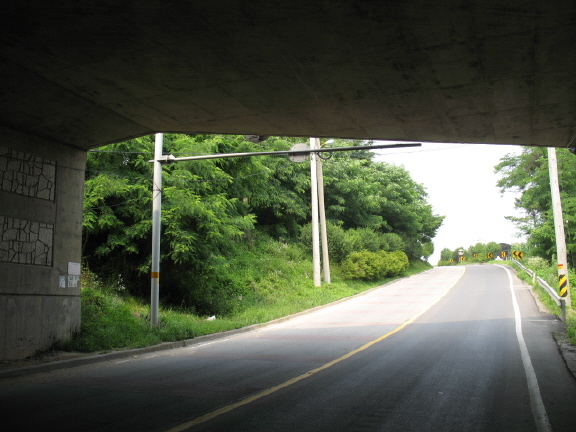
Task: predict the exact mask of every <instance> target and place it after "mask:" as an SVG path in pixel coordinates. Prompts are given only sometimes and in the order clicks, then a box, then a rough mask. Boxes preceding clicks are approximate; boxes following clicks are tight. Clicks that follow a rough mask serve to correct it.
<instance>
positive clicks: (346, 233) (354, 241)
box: [299, 222, 405, 264]
mask: <svg viewBox="0 0 576 432" xmlns="http://www.w3.org/2000/svg"><path fill="white" fill-rule="evenodd" d="M326 231H327V233H328V251H329V252H330V260H331V261H332V262H333V263H336V264H340V263H342V262H343V261H344V260H345V259H346V258H347V257H348V256H349V255H350V254H351V253H352V252H361V251H369V252H378V251H380V250H383V251H386V252H391V251H404V248H405V243H404V240H402V238H401V237H400V236H399V235H398V234H394V233H381V232H378V231H374V230H373V229H371V228H350V229H347V230H345V229H344V228H342V227H341V226H339V225H336V224H333V223H330V222H328V223H327V224H326ZM299 240H300V242H301V243H302V245H303V246H304V247H305V248H306V250H307V251H308V252H309V253H312V225H311V224H307V225H305V226H303V227H302V229H301V231H300V238H299Z"/></svg>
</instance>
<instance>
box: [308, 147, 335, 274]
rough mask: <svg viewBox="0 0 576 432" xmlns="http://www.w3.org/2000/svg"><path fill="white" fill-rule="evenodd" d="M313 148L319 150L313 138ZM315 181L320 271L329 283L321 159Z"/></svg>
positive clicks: (317, 165) (320, 159)
mask: <svg viewBox="0 0 576 432" xmlns="http://www.w3.org/2000/svg"><path fill="white" fill-rule="evenodd" d="M314 141H315V145H314V147H313V148H317V149H319V148H320V139H319V138H315V139H314ZM316 170H317V180H318V211H319V213H320V239H321V243H322V271H323V274H324V282H325V283H331V282H332V281H331V279H330V254H329V251H328V231H327V229H326V207H325V205H324V171H323V169H322V158H318V159H317V160H316Z"/></svg>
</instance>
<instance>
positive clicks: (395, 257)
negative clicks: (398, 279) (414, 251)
mask: <svg viewBox="0 0 576 432" xmlns="http://www.w3.org/2000/svg"><path fill="white" fill-rule="evenodd" d="M408 265H409V262H408V257H407V256H406V254H405V253H404V252H402V251H395V252H386V251H378V252H370V251H361V252H352V253H351V254H350V255H349V256H348V258H346V259H345V260H344V262H343V263H342V266H341V268H340V270H341V274H342V278H344V279H362V280H377V279H382V278H384V277H386V276H397V275H400V274H402V273H403V272H404V271H406V269H407V268H408Z"/></svg>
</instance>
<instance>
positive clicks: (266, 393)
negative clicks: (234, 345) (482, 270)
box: [166, 267, 466, 432]
mask: <svg viewBox="0 0 576 432" xmlns="http://www.w3.org/2000/svg"><path fill="white" fill-rule="evenodd" d="M465 269H466V268H465V267H464V270H463V271H462V274H461V275H460V277H459V278H458V279H457V280H456V281H455V282H454V283H453V284H452V285H451V286H450V287H449V288H447V289H446V291H445V292H444V293H443V294H442V295H441V296H440V297H438V298H437V299H436V301H434V303H432V304H431V305H430V306H429V307H427V308H426V309H424V310H422V311H420V312H419V313H417V314H416V315H414V316H413V317H412V318H410V319H409V320H408V321H405V322H404V323H403V324H401V325H399V326H398V327H396V328H395V329H394V330H392V331H389V332H388V333H386V334H384V335H382V336H379V337H377V338H376V339H374V340H371V341H370V342H367V343H365V344H364V345H362V346H361V347H360V348H356V349H355V350H352V351H350V352H349V353H346V354H344V355H343V356H342V357H339V358H337V359H334V360H332V361H329V362H328V363H325V364H323V365H322V366H320V367H317V368H315V369H312V370H309V371H308V372H306V373H303V374H302V375H299V376H297V377H294V378H291V379H289V380H288V381H285V382H283V383H281V384H278V385H276V386H274V387H270V388H268V389H266V390H263V391H261V392H260V393H257V394H255V395H252V396H248V397H247V398H245V399H242V400H241V401H238V402H235V403H232V404H230V405H226V406H224V407H222V408H220V409H217V410H216V411H212V412H210V413H208V414H204V415H202V416H200V417H196V418H195V419H193V420H190V421H188V422H186V423H182V424H180V425H178V426H175V427H173V428H172V429H168V430H167V431H166V432H181V431H184V430H186V429H188V428H191V427H193V426H196V425H199V424H201V423H205V422H207V421H209V420H212V419H214V418H216V417H218V416H221V415H222V414H226V413H228V412H230V411H232V410H235V409H236V408H239V407H241V406H244V405H248V404H250V403H252V402H254V401H257V400H258V399H261V398H263V397H266V396H269V395H271V394H273V393H276V392H277V391H278V390H282V389H283V388H286V387H289V386H291V385H292V384H296V383H297V382H298V381H302V380H303V379H305V378H309V377H311V376H312V375H314V374H316V373H318V372H320V371H323V370H324V369H328V368H329V367H332V366H334V365H335V364H337V363H340V362H341V361H342V360H346V359H348V358H350V357H352V356H353V355H356V354H358V353H359V352H362V351H364V350H366V349H368V348H370V347H371V346H372V345H375V344H377V343H378V342H381V341H383V340H384V339H386V338H387V337H388V336H391V335H393V334H394V333H397V332H399V331H400V330H402V329H403V328H404V327H406V326H408V325H409V324H412V323H413V322H414V321H415V320H416V319H418V318H419V317H420V316H421V315H422V314H424V313H425V312H426V311H427V310H428V309H430V308H431V307H432V306H434V305H435V304H436V303H438V302H439V301H440V300H441V299H442V298H443V297H444V296H445V295H446V294H448V291H450V289H452V287H453V286H454V285H456V283H457V282H458V281H459V280H460V278H462V276H463V275H464V272H465Z"/></svg>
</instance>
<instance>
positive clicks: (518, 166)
mask: <svg viewBox="0 0 576 432" xmlns="http://www.w3.org/2000/svg"><path fill="white" fill-rule="evenodd" d="M557 156H558V177H559V184H560V196H561V199H562V208H563V216H564V221H565V231H566V249H567V252H568V260H569V261H570V262H571V265H572V266H574V265H575V264H576V232H575V231H574V226H575V223H576V157H575V156H574V155H573V154H571V153H570V152H569V151H568V150H566V149H557ZM495 172H496V173H499V174H501V175H502V178H501V179H500V180H499V181H498V183H497V185H498V186H499V187H500V188H501V191H502V192H505V191H506V190H511V191H516V192H519V194H520V196H519V198H517V199H516V202H515V205H516V208H518V209H521V210H523V211H524V214H525V215H524V216H523V217H509V218H508V219H510V220H512V221H513V222H514V223H515V225H516V226H517V227H518V229H519V230H520V231H521V232H522V233H524V234H525V235H526V237H527V245H526V247H527V248H528V249H530V250H531V253H532V254H534V255H538V256H541V257H543V258H546V259H548V260H550V259H552V257H553V256H554V255H555V253H556V242H555V235H554V218H553V214H552V202H551V201H552V199H551V194H550V180H549V174H548V156H547V150H546V149H545V148H539V147H524V148H523V149H522V152H521V153H520V154H519V155H507V156H506V157H504V158H503V159H501V161H500V163H499V164H498V165H497V166H496V167H495Z"/></svg>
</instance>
